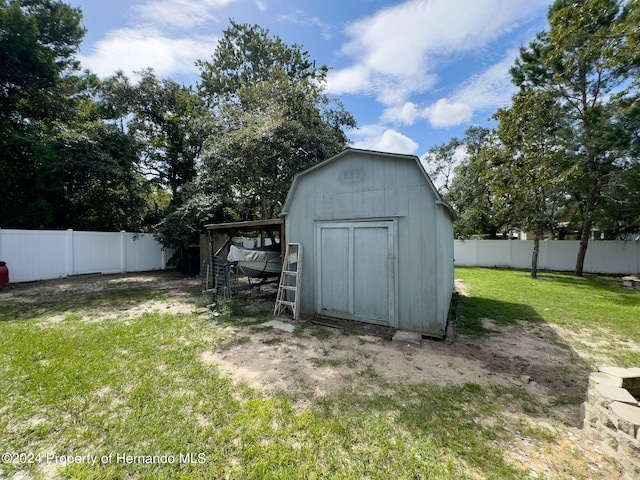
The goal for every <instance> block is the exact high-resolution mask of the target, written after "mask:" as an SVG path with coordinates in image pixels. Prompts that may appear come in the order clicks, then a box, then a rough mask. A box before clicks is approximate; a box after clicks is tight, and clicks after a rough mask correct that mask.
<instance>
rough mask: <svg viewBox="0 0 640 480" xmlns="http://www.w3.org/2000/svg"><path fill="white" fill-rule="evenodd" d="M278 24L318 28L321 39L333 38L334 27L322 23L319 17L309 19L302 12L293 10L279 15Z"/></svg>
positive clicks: (309, 17)
mask: <svg viewBox="0 0 640 480" xmlns="http://www.w3.org/2000/svg"><path fill="white" fill-rule="evenodd" d="M277 21H278V22H280V23H292V24H295V25H302V26H310V27H318V28H319V29H320V33H321V34H322V38H324V39H325V40H329V39H331V38H333V37H334V27H333V26H332V25H330V24H328V23H325V22H323V21H322V19H321V18H319V17H311V16H309V15H307V14H306V13H305V11H304V10H294V11H293V12H291V13H288V14H286V15H280V16H279V17H278V18H277Z"/></svg>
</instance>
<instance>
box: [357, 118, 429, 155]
mask: <svg viewBox="0 0 640 480" xmlns="http://www.w3.org/2000/svg"><path fill="white" fill-rule="evenodd" d="M350 136H351V137H353V138H354V139H355V141H354V142H353V146H354V147H356V148H364V149H368V150H378V151H381V152H391V153H406V154H412V153H414V152H415V151H416V150H417V149H418V144H417V143H416V142H414V141H413V140H412V139H411V138H409V137H407V136H406V135H403V134H401V133H399V132H397V131H395V130H393V129H389V128H385V127H383V126H382V125H376V124H374V125H365V126H363V127H360V128H359V129H358V130H354V131H353V132H351V135H350Z"/></svg>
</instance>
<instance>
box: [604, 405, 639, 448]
mask: <svg viewBox="0 0 640 480" xmlns="http://www.w3.org/2000/svg"><path fill="white" fill-rule="evenodd" d="M610 408H611V412H612V413H613V414H614V415H615V416H616V417H617V418H618V422H617V423H618V429H619V430H621V431H623V432H624V433H625V434H627V435H629V436H630V437H631V438H633V439H634V440H635V438H636V436H637V435H638V430H640V407H634V406H633V405H628V404H626V403H620V402H613V403H612V404H611V405H610Z"/></svg>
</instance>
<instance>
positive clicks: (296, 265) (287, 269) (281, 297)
mask: <svg viewBox="0 0 640 480" xmlns="http://www.w3.org/2000/svg"><path fill="white" fill-rule="evenodd" d="M301 275H302V245H300V244H299V243H287V250H286V252H285V254H284V260H283V262H282V274H281V275H280V285H279V286H278V296H277V298H276V306H275V308H274V309H273V315H274V316H278V315H280V314H281V313H282V311H283V310H285V309H286V308H287V307H289V308H291V312H292V313H293V319H294V320H299V317H300V300H299V297H298V293H299V290H300V279H301ZM289 292H291V293H289Z"/></svg>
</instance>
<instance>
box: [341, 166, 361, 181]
mask: <svg viewBox="0 0 640 480" xmlns="http://www.w3.org/2000/svg"><path fill="white" fill-rule="evenodd" d="M363 179H364V171H363V170H362V169H361V168H352V169H349V170H342V172H340V181H341V182H342V183H357V182H361V181H362V180H363Z"/></svg>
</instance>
